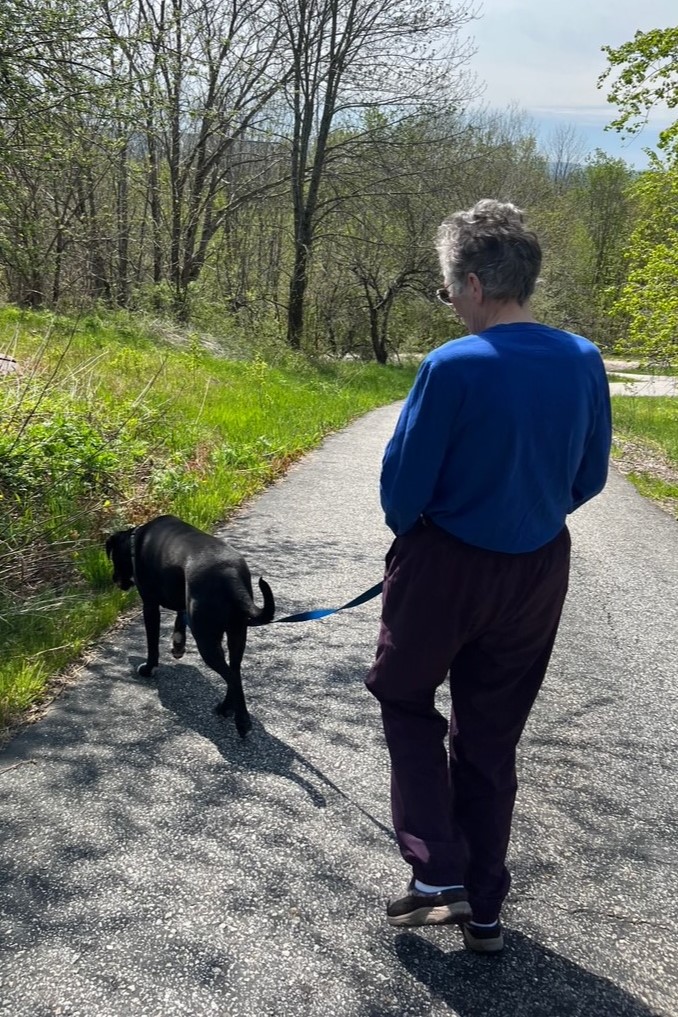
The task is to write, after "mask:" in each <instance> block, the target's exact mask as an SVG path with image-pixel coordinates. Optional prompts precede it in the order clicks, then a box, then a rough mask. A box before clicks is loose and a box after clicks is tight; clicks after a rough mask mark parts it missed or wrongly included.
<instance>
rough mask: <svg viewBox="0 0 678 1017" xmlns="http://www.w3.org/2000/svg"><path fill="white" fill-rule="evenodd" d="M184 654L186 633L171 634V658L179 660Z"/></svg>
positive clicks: (175, 632)
mask: <svg viewBox="0 0 678 1017" xmlns="http://www.w3.org/2000/svg"><path fill="white" fill-rule="evenodd" d="M185 652H186V633H185V632H177V631H174V632H173V633H172V650H171V653H172V656H173V657H174V659H175V660H179V658H180V657H183V655H184V653H185Z"/></svg>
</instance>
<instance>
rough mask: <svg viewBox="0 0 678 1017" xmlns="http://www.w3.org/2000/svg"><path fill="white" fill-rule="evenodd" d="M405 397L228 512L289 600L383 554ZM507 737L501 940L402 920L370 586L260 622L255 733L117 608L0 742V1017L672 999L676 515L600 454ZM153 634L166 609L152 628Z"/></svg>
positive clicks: (251, 669)
mask: <svg viewBox="0 0 678 1017" xmlns="http://www.w3.org/2000/svg"><path fill="white" fill-rule="evenodd" d="M395 415H396V409H395V408H394V407H389V408H386V409H383V410H379V411H377V412H375V413H372V414H370V415H369V416H367V417H365V418H364V419H362V420H361V421H359V422H358V423H357V424H355V425H354V426H353V427H352V428H350V429H348V430H347V431H345V432H343V433H341V434H339V435H337V436H335V437H333V438H331V439H330V440H329V441H327V442H326V444H325V445H324V446H323V447H322V449H320V450H319V451H318V452H316V453H313V454H311V455H309V456H308V457H307V458H306V459H305V460H304V461H303V462H302V463H301V464H299V465H298V466H296V467H294V468H293V469H292V470H291V471H290V473H289V475H288V477H287V478H286V479H285V480H283V481H282V482H281V483H279V484H278V485H276V486H275V487H273V488H272V489H270V490H269V491H268V492H266V493H265V494H264V495H263V496H262V497H260V498H258V499H257V500H256V501H255V502H254V503H253V504H252V505H251V506H250V507H248V508H247V509H246V510H245V511H244V512H243V513H242V514H240V515H239V517H238V518H236V519H235V520H234V521H233V523H232V525H230V526H229V527H228V529H227V531H226V532H227V534H228V535H229V537H230V538H231V539H232V540H233V541H234V542H235V543H237V544H238V545H239V546H240V547H241V548H242V549H243V550H244V551H245V552H246V553H247V554H248V556H249V558H250V561H251V564H252V567H253V569H254V570H259V569H263V570H264V571H265V574H266V576H267V578H268V579H269V581H270V582H271V585H272V587H273V589H274V591H275V593H276V594H277V598H278V606H279V611H280V613H283V612H285V613H287V612H290V611H293V610H296V609H301V608H308V607H315V606H326V605H332V604H337V603H341V602H343V601H344V600H345V599H348V598H349V597H351V596H352V595H354V594H356V593H358V592H359V591H360V590H362V589H365V588H366V587H367V586H368V585H371V584H372V583H373V582H375V581H376V579H377V578H379V576H380V572H381V563H382V556H383V554H384V552H385V550H386V548H387V546H388V542H389V540H388V534H387V531H386V530H385V528H384V526H383V523H382V519H381V513H380V510H379V506H378V501H377V477H378V469H379V461H380V456H381V452H382V449H383V446H384V443H385V441H386V439H387V437H388V436H389V434H390V432H391V430H392V427H393V424H394V420H395ZM572 528H573V532H574V548H575V551H574V565H573V576H572V585H571V595H570V598H569V602H568V606H567V610H566V614H565V618H564V622H563V626H562V631H561V635H560V637H559V641H558V644H557V649H556V653H555V656H554V660H553V664H552V667H551V671H550V676H549V678H548V684H547V687H546V689H545V691H544V693H543V695H542V697H541V699H540V701H539V703H538V706H537V708H536V710H535V712H534V714H533V717H532V718H531V721H530V724H529V726H528V730H527V732H526V736H525V739H524V743H523V747H522V753H521V760H520V776H521V790H520V792H519V807H518V811H517V816H516V823H515V835H514V839H513V843H512V847H511V863H512V866H513V869H514V874H515V882H514V889H513V891H512V894H511V898H510V902H509V905H508V907H507V911H506V917H507V922H508V926H509V932H508V935H507V940H508V949H507V950H506V952H505V954H504V955H503V956H502V957H501V958H493V959H489V958H482V957H476V956H472V955H469V954H467V953H465V952H464V950H463V949H462V947H461V943H460V939H459V935H458V933H457V932H456V930H454V929H439V930H423V931H415V932H395V931H393V930H391V929H389V928H388V927H387V926H386V925H385V923H384V921H383V909H384V900H385V897H386V896H387V895H388V894H389V893H390V892H391V891H393V890H399V889H401V887H402V886H403V884H404V881H405V879H406V875H407V873H406V870H405V868H404V866H403V864H402V863H401V861H400V858H399V855H398V853H397V850H396V847H395V845H394V843H393V840H392V837H391V834H390V826H389V813H388V767H387V759H386V752H385V749H384V745H383V740H382V735H381V732H380V723H379V717H378V713H377V708H376V704H375V703H374V702H373V701H372V699H371V698H370V697H369V696H368V694H367V693H366V692H365V691H364V689H363V687H362V684H361V679H362V678H363V676H364V674H365V671H366V668H367V667H368V665H369V663H370V661H371V658H372V653H373V649H374V643H375V638H376V630H377V620H378V604H377V603H372V604H370V605H366V606H364V607H362V608H359V609H357V610H355V611H351V612H348V613H347V614H346V615H343V616H341V615H340V616H335V617H333V618H330V619H326V620H324V621H321V622H313V623H310V624H307V625H293V626H276V625H272V626H270V627H267V628H265V629H259V630H253V631H252V633H251V638H250V646H249V648H248V653H247V656H246V661H245V663H246V667H245V682H246V687H247V694H248V697H249V703H250V708H251V711H252V713H253V716H254V718H255V724H254V730H253V732H252V734H251V737H250V738H249V740H248V741H247V743H246V744H242V743H241V742H240V740H239V739H238V737H237V735H236V734H235V731H234V729H233V727H232V726H231V724H230V723H226V724H225V723H223V722H222V721H220V720H218V719H216V718H215V717H213V716H212V714H211V708H212V706H213V705H214V704H215V703H216V701H217V700H218V698H219V697H220V695H221V690H220V689H219V685H218V680H217V679H216V678H215V676H213V675H212V674H211V673H208V672H207V671H206V670H205V669H204V668H203V667H202V666H201V664H200V661H199V658H198V657H197V655H196V653H195V651H194V650H192V649H191V650H189V652H188V653H187V655H186V657H185V658H184V660H183V661H181V662H180V663H174V662H171V661H170V659H169V655H168V654H167V655H166V656H165V658H164V666H163V667H162V668H161V669H160V670H159V671H158V672H157V673H156V675H155V676H154V678H153V679H152V680H149V681H143V680H139V679H137V678H135V677H134V675H133V666H134V665H135V664H137V663H138V662H139V660H140V659H141V650H142V646H143V636H142V629H141V624H140V621H139V619H138V617H136V618H134V619H133V620H131V621H130V622H129V623H128V624H127V625H125V626H124V627H121V628H118V629H117V630H116V631H114V632H112V633H111V634H110V635H109V637H108V638H107V639H106V640H104V641H103V642H102V643H101V644H100V646H99V647H98V649H97V652H96V655H95V657H94V659H93V660H92V662H91V664H90V665H89V667H88V668H87V670H86V673H85V674H84V676H83V678H82V680H81V681H80V682H79V684H78V685H77V686H76V687H74V688H71V689H70V690H69V691H68V692H67V693H66V694H64V695H63V696H62V698H61V699H60V700H59V702H58V703H57V704H56V705H55V706H54V707H53V708H52V709H51V710H50V712H49V714H48V716H47V717H46V718H45V719H44V720H43V721H42V722H41V723H39V724H38V725H36V726H35V727H33V728H32V729H31V730H29V731H27V732H25V733H24V734H23V735H21V736H20V737H18V738H17V739H15V740H14V742H13V743H12V744H11V745H10V746H9V747H8V748H7V749H6V750H5V751H4V752H3V753H2V754H0V770H2V769H3V768H5V767H9V766H11V765H12V764H14V763H16V762H19V763H22V762H23V761H29V760H30V761H32V762H26V763H25V764H24V765H20V766H18V767H17V768H15V769H12V770H6V771H5V772H3V773H0V835H1V837H2V843H1V845H0V911H1V912H2V917H1V921H0V937H1V942H2V946H1V948H0V950H1V954H0V1014H2V1017H54V1015H68V1017H175V1015H176V1017H178V1015H192V1017H207V1015H218V1017H231V1015H232V1017H408V1015H411V1017H425V1015H433V1017H440V1015H457V1017H652V1015H655V1017H656V1015H662V1017H676V1015H677V1014H678V948H677V946H676V936H677V932H676V930H677V929H678V913H677V905H676V902H677V901H678V874H677V865H678V852H677V851H676V841H677V839H678V837H677V835H678V815H677V803H678V762H677V760H678V683H677V681H676V668H677V664H676V662H677V660H678V635H677V633H678V617H677V613H678V609H677V606H676V605H677V604H678V596H677V594H678V527H676V524H675V523H674V522H673V521H672V520H671V519H670V518H669V517H668V516H666V515H665V514H663V513H662V512H660V511H659V510H658V509H655V508H654V507H653V506H652V505H651V504H648V503H647V502H645V501H643V500H642V499H641V498H640V497H639V496H638V495H637V494H636V493H635V491H634V490H633V488H631V487H630V486H629V485H628V484H627V483H626V482H625V481H623V480H622V479H621V478H619V477H618V476H617V475H613V477H612V480H611V483H610V485H609V487H608V489H607V490H606V492H605V494H604V495H603V496H602V497H600V498H599V499H597V500H596V501H595V502H594V503H593V504H592V505H590V506H587V507H586V508H584V509H583V510H582V511H581V512H580V513H578V514H577V516H575V518H574V520H573V526H572ZM165 635H166V639H167V643H169V629H167V630H166V632H165Z"/></svg>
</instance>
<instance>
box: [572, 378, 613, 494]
mask: <svg viewBox="0 0 678 1017" xmlns="http://www.w3.org/2000/svg"><path fill="white" fill-rule="evenodd" d="M597 384H598V401H597V408H596V413H595V417H594V420H593V424H592V427H591V431H590V433H589V437H588V441H587V443H586V447H585V449H584V455H583V457H582V460H581V463H580V465H579V469H578V470H577V474H576V476H575V478H574V483H573V485H572V500H571V504H570V510H569V511H570V512H574V511H575V510H576V509H578V508H579V507H580V506H581V505H584V504H585V502H587V501H590V500H591V498H594V497H595V496H596V495H597V494H600V492H601V491H602V490H603V488H604V487H605V483H606V481H607V473H608V469H609V462H610V449H611V447H612V410H611V406H610V386H609V383H608V380H607V375H606V374H605V366H604V364H603V361H602V359H600V361H599V366H598V368H597Z"/></svg>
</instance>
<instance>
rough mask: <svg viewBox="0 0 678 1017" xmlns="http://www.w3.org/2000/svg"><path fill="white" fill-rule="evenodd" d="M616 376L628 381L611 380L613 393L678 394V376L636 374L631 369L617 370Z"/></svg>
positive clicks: (640, 394)
mask: <svg viewBox="0 0 678 1017" xmlns="http://www.w3.org/2000/svg"><path fill="white" fill-rule="evenodd" d="M614 374H615V377H618V378H621V377H623V378H627V379H628V380H627V381H611V382H610V393H611V394H612V395H633V396H678V376H676V375H657V374H635V373H631V372H629V371H624V372H621V371H615V372H614Z"/></svg>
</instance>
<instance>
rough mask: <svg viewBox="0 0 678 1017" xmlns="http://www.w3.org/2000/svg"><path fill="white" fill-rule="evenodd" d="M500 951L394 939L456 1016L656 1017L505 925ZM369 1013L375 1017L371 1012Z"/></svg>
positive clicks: (405, 961) (407, 964)
mask: <svg viewBox="0 0 678 1017" xmlns="http://www.w3.org/2000/svg"><path fill="white" fill-rule="evenodd" d="M504 937H505V942H506V947H505V950H504V953H503V954H500V955H496V954H495V955H494V956H480V955H478V954H472V953H469V952H467V951H465V950H457V951H453V952H449V953H446V952H444V951H443V950H440V949H439V948H438V947H437V946H435V945H434V944H433V943H431V942H430V941H429V940H427V939H425V938H424V937H423V936H419V935H416V934H414V933H411V932H408V933H404V934H403V935H401V936H398V938H397V939H396V941H395V951H396V955H397V957H398V959H399V960H400V962H401V964H402V965H403V967H404V968H405V969H406V970H407V971H408V972H409V973H410V974H411V975H412V976H413V977H414V978H416V979H417V980H418V981H419V982H421V983H423V984H424V985H425V986H426V987H427V989H428V990H429V992H430V993H431V996H432V997H433V998H434V999H438V1000H441V1001H442V1002H444V1003H445V1004H446V1005H447V1006H449V1007H450V1008H451V1009H452V1010H453V1011H454V1013H455V1014H458V1017H660V1013H661V1012H660V1011H659V1010H652V1009H650V1008H649V1007H648V1006H646V1005H645V1004H644V1003H642V1002H641V1001H640V1000H638V999H635V998H634V997H633V996H630V995H629V994H628V993H627V992H625V991H624V990H623V989H620V988H619V987H618V986H617V985H615V984H614V983H613V982H611V981H609V980H608V979H607V978H602V977H600V976H599V975H594V974H592V973H591V972H590V971H586V970H585V969H584V968H582V967H580V966H579V965H578V964H574V963H572V961H569V960H566V959H565V958H564V957H561V956H559V955H558V954H557V953H554V952H553V951H552V950H547V949H546V947H543V946H540V945H539V944H538V943H535V942H533V941H532V940H530V939H528V938H527V936H523V935H521V933H519V932H515V931H513V930H511V929H506V930H505V932H504ZM371 1017H379V1015H378V1014H377V1013H376V1012H374V1013H373V1014H371Z"/></svg>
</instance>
